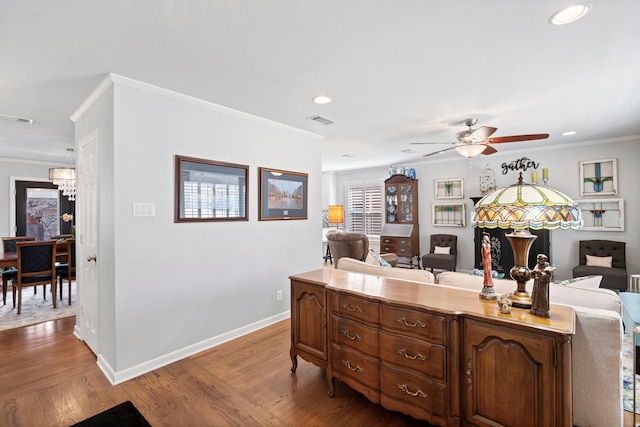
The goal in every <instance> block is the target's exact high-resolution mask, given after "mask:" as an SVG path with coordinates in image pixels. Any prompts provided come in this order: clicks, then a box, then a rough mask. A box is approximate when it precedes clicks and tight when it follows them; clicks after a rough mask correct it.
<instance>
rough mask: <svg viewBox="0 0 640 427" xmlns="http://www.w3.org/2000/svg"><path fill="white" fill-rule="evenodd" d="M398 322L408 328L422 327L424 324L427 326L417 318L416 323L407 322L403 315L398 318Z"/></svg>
mask: <svg viewBox="0 0 640 427" xmlns="http://www.w3.org/2000/svg"><path fill="white" fill-rule="evenodd" d="M398 322H400V323H404V325H405V326H408V327H410V328H415V327H419V328H424V327H425V326H427V324H426V323H422V322H421V321H419V320H416V323H407V319H405V318H404V317H401V318H400V319H398Z"/></svg>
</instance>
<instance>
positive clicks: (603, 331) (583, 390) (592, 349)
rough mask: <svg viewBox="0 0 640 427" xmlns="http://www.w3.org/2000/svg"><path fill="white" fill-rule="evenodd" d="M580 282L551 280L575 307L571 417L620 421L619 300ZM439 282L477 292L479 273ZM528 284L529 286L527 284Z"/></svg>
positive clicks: (557, 300) (556, 295)
mask: <svg viewBox="0 0 640 427" xmlns="http://www.w3.org/2000/svg"><path fill="white" fill-rule="evenodd" d="M338 268H339V269H341V270H347V271H354V272H358V273H362V274H371V275H377V276H384V277H392V278H398V279H403V280H411V281H416V282H422V283H434V281H436V280H435V278H434V277H433V275H432V274H431V273H430V272H429V271H426V270H408V269H402V268H388V267H381V266H379V265H371V264H367V263H365V262H362V261H357V260H353V259H349V258H343V259H342V260H341V262H340V266H339V267H338ZM425 273H426V274H425ZM493 282H494V288H495V291H496V293H497V294H506V293H511V292H513V291H514V290H515V289H516V283H515V282H514V281H512V280H507V279H493ZM581 282H584V283H593V282H592V281H590V280H589V281H587V280H583V281H575V282H574V281H571V282H570V283H567V284H565V285H562V284H558V283H551V284H550V285H549V297H550V301H551V303H552V304H565V305H569V306H571V307H573V309H574V310H575V313H576V328H575V329H576V333H575V336H574V337H573V340H572V360H571V362H572V367H571V369H572V380H573V383H572V388H573V418H574V419H573V423H574V425H575V426H578V427H601V426H607V427H613V426H619V427H622V425H623V419H624V418H623V409H622V399H623V394H622V393H623V389H622V379H623V371H622V339H623V336H622V334H623V327H622V302H621V300H620V298H619V296H618V295H617V294H616V293H615V292H614V291H612V290H609V289H602V288H598V287H597V285H598V283H599V281H597V282H596V283H595V285H593V284H591V285H588V287H587V285H585V284H583V283H581ZM437 284H438V285H440V286H449V287H454V288H462V289H466V290H468V291H469V292H476V293H479V292H480V290H481V289H482V277H481V276H476V275H472V274H468V273H462V272H452V271H446V272H442V273H440V274H439V275H438V277H437ZM527 289H528V290H529V291H531V284H528V285H527ZM551 312H552V313H553V307H552V308H551Z"/></svg>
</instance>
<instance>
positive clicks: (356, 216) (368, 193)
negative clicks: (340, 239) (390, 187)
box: [347, 182, 383, 236]
mask: <svg viewBox="0 0 640 427" xmlns="http://www.w3.org/2000/svg"><path fill="white" fill-rule="evenodd" d="M382 222H383V221H382V183H380V182H359V183H350V184H347V230H348V231H351V232H355V233H365V234H366V235H368V236H379V235H380V232H381V231H382Z"/></svg>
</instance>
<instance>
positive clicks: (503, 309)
mask: <svg viewBox="0 0 640 427" xmlns="http://www.w3.org/2000/svg"><path fill="white" fill-rule="evenodd" d="M511 305H513V303H512V302H511V300H510V299H509V298H507V296H506V295H503V296H501V297H500V299H499V300H498V307H500V313H503V314H509V313H511Z"/></svg>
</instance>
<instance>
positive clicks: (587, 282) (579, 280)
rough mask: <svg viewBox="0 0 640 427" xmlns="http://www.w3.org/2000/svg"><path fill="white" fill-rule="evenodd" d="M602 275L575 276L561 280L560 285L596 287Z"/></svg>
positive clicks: (598, 285)
mask: <svg viewBox="0 0 640 427" xmlns="http://www.w3.org/2000/svg"><path fill="white" fill-rule="evenodd" d="M601 281H602V276H583V277H576V278H574V279H568V280H563V281H562V282H560V284H561V285H564V286H569V287H573V288H586V289H598V288H599V287H600V282H601Z"/></svg>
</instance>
